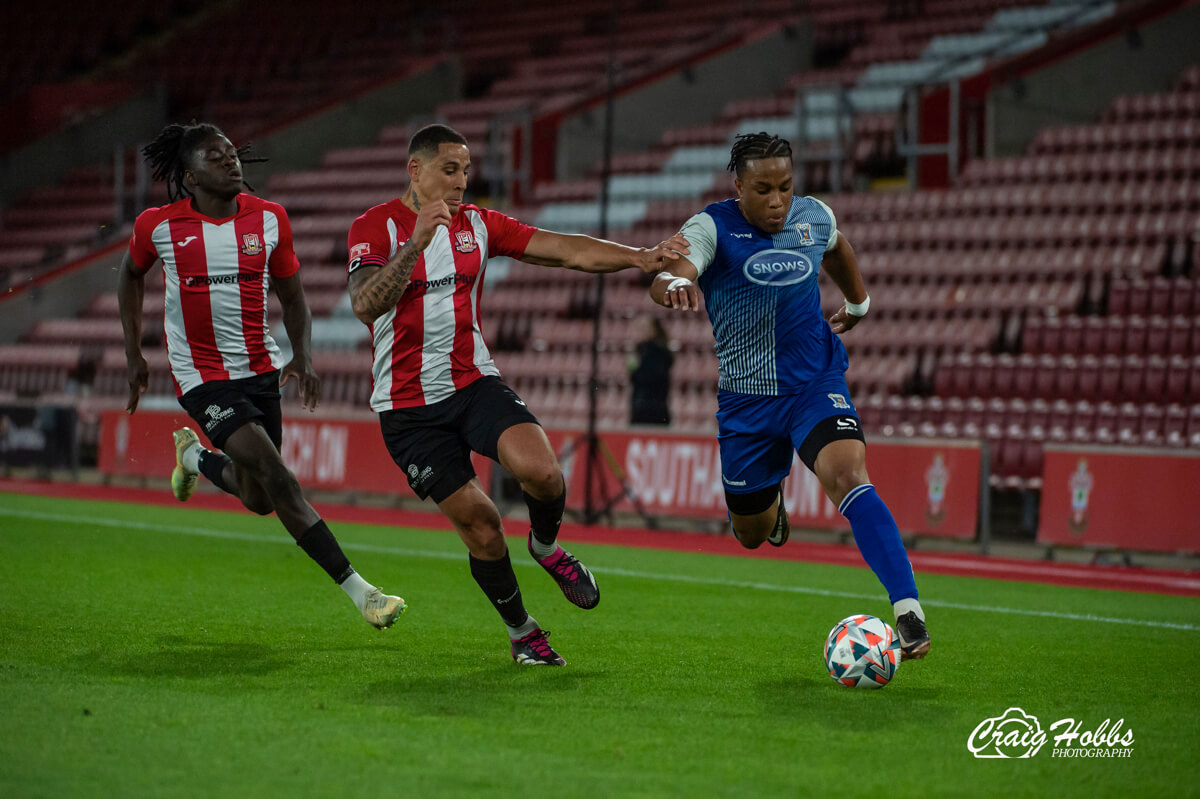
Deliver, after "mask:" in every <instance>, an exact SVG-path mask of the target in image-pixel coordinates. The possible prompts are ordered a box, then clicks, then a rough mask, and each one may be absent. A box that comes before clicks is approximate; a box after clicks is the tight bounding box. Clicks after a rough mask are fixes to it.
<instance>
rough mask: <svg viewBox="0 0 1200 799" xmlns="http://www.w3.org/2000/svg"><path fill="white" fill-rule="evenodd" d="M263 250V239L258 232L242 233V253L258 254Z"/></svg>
mask: <svg viewBox="0 0 1200 799" xmlns="http://www.w3.org/2000/svg"><path fill="white" fill-rule="evenodd" d="M262 251H263V247H262V240H261V239H259V238H258V234H257V233H243V234H242V255H258V254H259V253H261V252H262Z"/></svg>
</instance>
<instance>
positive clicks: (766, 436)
mask: <svg viewBox="0 0 1200 799" xmlns="http://www.w3.org/2000/svg"><path fill="white" fill-rule="evenodd" d="M831 418H832V419H834V420H835V421H834V423H833V424H832V425H829V426H828V429H829V431H830V432H829V433H828V434H827V439H823V440H822V441H821V442H816V443H819V445H820V446H824V445H825V444H826V443H828V440H831V439H836V438H857V439H859V440H862V424H861V422H860V421H859V419H858V411H856V410H855V409H854V403H852V402H851V401H850V389H849V388H848V387H847V386H846V377H845V375H844V374H843V373H841V372H837V373H831V374H828V375H826V376H825V377H823V378H821V379H819V380H817V381H815V382H814V383H813V384H812V385H811V386H810V387H809V389H808V391H806V392H805V393H803V394H790V395H786V396H780V397H768V396H762V395H758V394H738V393H735V392H732V391H721V392H718V394H717V431H718V432H717V441H718V442H719V443H720V446H721V482H722V483H723V484H724V486H725V490H726V491H727V492H729V493H731V494H749V493H751V492H754V491H760V490H762V489H764V488H767V487H769V486H773V485H778V484H779V483H780V482H781V481H782V480H783V478H785V477H787V475H788V472H790V471H791V470H792V459H793V453H796V452H799V451H801V448H802V447H803V446H804V443H805V441H806V440H807V439H808V437H809V434H810V433H812V432H813V428H815V427H816V426H817V425H818V424H820V423H821V422H823V421H825V420H826V419H831ZM811 443H812V442H810V447H811ZM802 454H804V453H802ZM815 459H816V452H815V451H814V452H812V453H811V455H809V456H808V457H806V458H805V462H806V465H807V466H808V467H809V468H810V469H811V468H812V462H811V461H813V460H815Z"/></svg>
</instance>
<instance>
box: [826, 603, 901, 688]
mask: <svg viewBox="0 0 1200 799" xmlns="http://www.w3.org/2000/svg"><path fill="white" fill-rule="evenodd" d="M899 667H900V637H899V636H898V635H896V631H895V630H893V629H892V628H891V625H889V624H888V623H887V622H885V621H884V620H883V619H880V618H877V617H875V616H868V615H866V614H865V613H860V614H858V615H855V616H847V617H846V618H844V619H842V620H841V621H839V622H838V623H837V625H835V626H834V628H833V629H832V630H830V631H829V637H828V638H826V639H825V668H827V669H829V676H830V677H832V678H833V679H835V680H837V681H838V682H840V683H841V684H842V685H848V686H850V687H851V688H882V687H883V686H885V685H887V684H888V682H889V681H891V679H892V677H893V676H894V675H895V674H896V669H897V668H899Z"/></svg>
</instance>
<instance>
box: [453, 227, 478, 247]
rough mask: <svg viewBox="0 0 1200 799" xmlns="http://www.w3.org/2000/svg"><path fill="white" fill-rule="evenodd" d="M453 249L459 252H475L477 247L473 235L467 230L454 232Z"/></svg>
mask: <svg viewBox="0 0 1200 799" xmlns="http://www.w3.org/2000/svg"><path fill="white" fill-rule="evenodd" d="M454 249H456V250H458V251H459V252H475V251H476V250H477V249H479V245H478V244H476V243H475V234H474V233H472V232H471V231H469V230H457V231H455V232H454Z"/></svg>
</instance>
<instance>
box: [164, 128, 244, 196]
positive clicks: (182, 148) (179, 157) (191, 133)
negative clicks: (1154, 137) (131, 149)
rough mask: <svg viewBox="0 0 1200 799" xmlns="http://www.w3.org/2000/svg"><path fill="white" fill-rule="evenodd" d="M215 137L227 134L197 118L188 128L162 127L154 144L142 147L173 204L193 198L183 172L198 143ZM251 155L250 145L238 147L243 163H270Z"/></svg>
mask: <svg viewBox="0 0 1200 799" xmlns="http://www.w3.org/2000/svg"><path fill="white" fill-rule="evenodd" d="M212 135H218V136H224V135H225V134H224V133H222V132H221V129H220V128H218V127H217V126H216V125H210V124H208V123H207V122H204V123H200V124H197V123H196V120H194V119H193V120H192V121H191V123H190V124H188V125H181V124H179V123H177V122H175V123H172V124H170V125H167V126H166V127H165V128H163V129H162V130H161V131H160V132H159V134H158V136H157V137H155V139H154V141H152V142H150V143H149V144H147V145H146V146H145V147H143V148H142V155H144V156H145V157H146V163H148V164H149V165H150V167H151V169H153V170H154V171H153V172H152V175H153V177H154V179H155V180H161V181H164V182H165V183H166V184H167V196H168V197H170V198H171V200H172V202H173V201H175V200H179V199H182V198H183V197H185V196H187V197H190V196H191V195H192V193H191V192H190V191H188V188H187V186H185V185H183V173H184V172H186V171H187V168H188V165H187V156H188V154H189V153H190V152H191V151H192V150H194V149H195V147H196V145H197V144H199V143H200V142H202V141H204V140H205V139H207V138H208V137H209V136H212ZM249 152H250V145H249V144H244V145H242V146H241V147H239V148H238V151H237V154H238V158H240V159H241V161H242V163H246V164H256V163H261V162H263V161H266V160H267V159H265V158H246V157H245V156H246V154H247V153H249ZM242 182H243V183H245V184H246V188H247V189H249V190H250V191H254V187H253V186H251V185H250V184H249V183H246V181H244V180H243V181H242Z"/></svg>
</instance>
